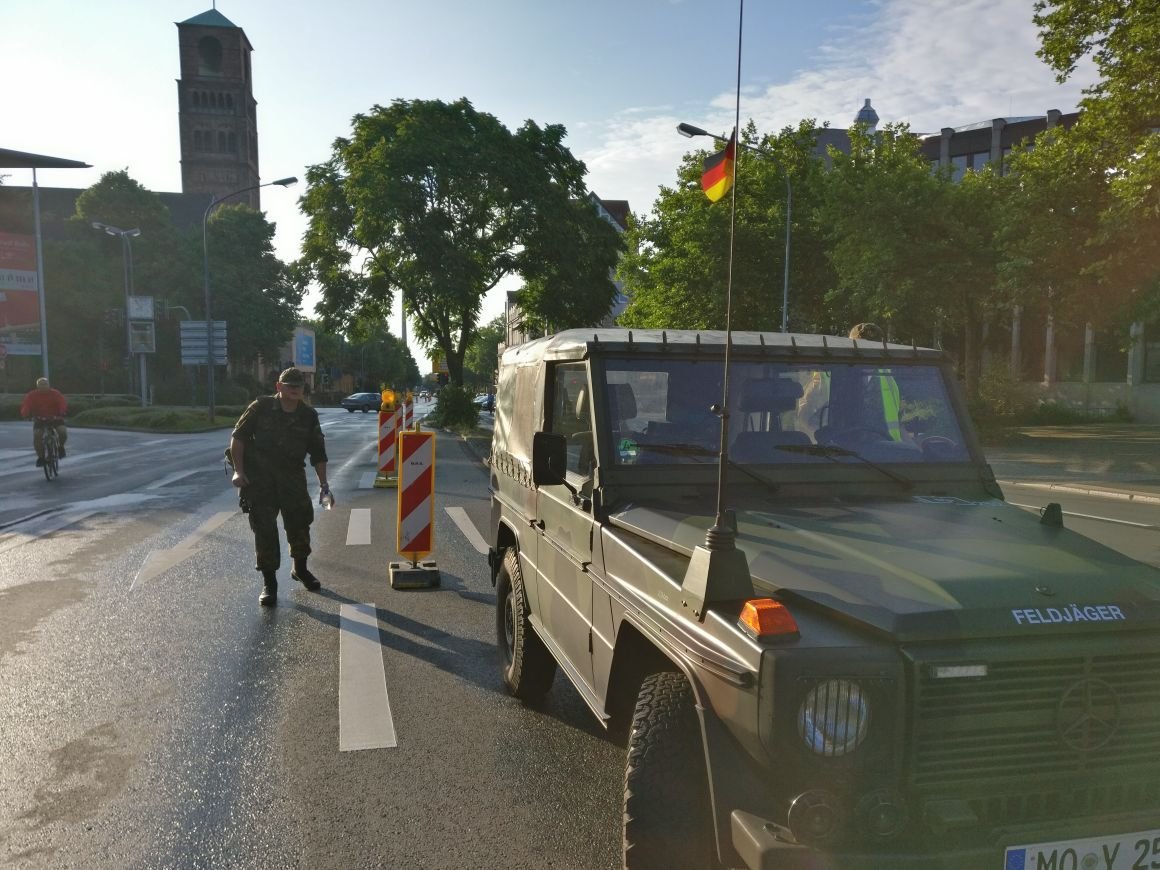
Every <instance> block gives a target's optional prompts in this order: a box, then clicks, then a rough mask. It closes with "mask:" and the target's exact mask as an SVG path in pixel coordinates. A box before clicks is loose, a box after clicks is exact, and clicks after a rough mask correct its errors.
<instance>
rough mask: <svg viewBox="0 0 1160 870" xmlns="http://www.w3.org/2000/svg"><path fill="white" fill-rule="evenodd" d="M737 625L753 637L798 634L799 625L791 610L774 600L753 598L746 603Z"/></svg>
mask: <svg viewBox="0 0 1160 870" xmlns="http://www.w3.org/2000/svg"><path fill="white" fill-rule="evenodd" d="M737 624H738V625H740V626H741V627H742V628H743V629H745V630H746V631H747V632H748V633H749V634H750V635H752V636H753V637H773V636H775V635H786V634H798V626H797V623H796V622H794V618H793V614H791V613H790V612H789V608H787V607H786V606H785V605H784V604H782V603H781V602H780V601H774V600H773V599H772V598H751V599H749V600H748V601H746V602H745V606H744V607H742V608H741V616H740V618H738V620H737Z"/></svg>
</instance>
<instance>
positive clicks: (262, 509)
mask: <svg viewBox="0 0 1160 870" xmlns="http://www.w3.org/2000/svg"><path fill="white" fill-rule="evenodd" d="M241 497H242V500H243V502H246V503H248V508H249V510H248V513H249V515H250V529H251V531H253V533H254V555H255V565H254V567H255V568H257V569H258V570H259V571H277V570H278V567H279V565H281V564H282V555H281V552H280V548H279V546H278V514H281V515H282V526H283V527H284V528H285V529H286V541H287V543H289V545H290V557H291V558H292V559H305V558H306V557H307V556H309V555H310V524H311V523H312V522H314V505H313V503H312V502H311V500H310V495H309V493H308V491H307V489H306V473H305V470H304V469H302V468H298V469H293V470H291V471H287V472H284V473H282V474H279V475H278V476H276V477H273V478H269V479H262V480H259V481H255V482H253V483H251V484H250V485H249V486H247V487H244V488H243V489H242V493H241Z"/></svg>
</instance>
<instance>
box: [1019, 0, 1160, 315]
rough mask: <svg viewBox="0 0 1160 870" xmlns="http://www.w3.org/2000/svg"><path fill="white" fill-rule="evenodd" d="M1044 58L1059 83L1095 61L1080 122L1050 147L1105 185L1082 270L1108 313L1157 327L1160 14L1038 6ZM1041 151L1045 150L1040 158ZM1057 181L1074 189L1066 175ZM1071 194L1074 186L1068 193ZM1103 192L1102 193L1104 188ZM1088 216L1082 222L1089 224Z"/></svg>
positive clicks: (1124, 2) (1061, 2)
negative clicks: (1090, 256)
mask: <svg viewBox="0 0 1160 870" xmlns="http://www.w3.org/2000/svg"><path fill="white" fill-rule="evenodd" d="M1034 20H1035V23H1036V25H1037V26H1038V27H1039V36H1040V41H1041V48H1040V50H1039V52H1038V54H1039V56H1040V57H1041V58H1043V60H1044V61H1046V62H1047V64H1048V65H1049V66H1050V67H1051V68H1052V69H1053V70H1055V73H1056V78H1057V80H1059V81H1060V82H1063V81H1066V80H1067V79H1068V78H1070V77H1071V76H1072V75H1073V74H1074V72H1075V70H1076V68H1077V66H1078V64H1079V62H1080V61H1081V60H1083V59H1085V58H1088V59H1090V60H1091V61H1092V62H1093V63H1094V65H1095V68H1096V71H1097V81H1096V83H1095V84H1094V85H1092V86H1090V87H1088V88H1086V89H1085V90H1084V98H1083V100H1082V101H1081V106H1082V109H1083V115H1082V117H1081V118H1080V120H1079V122H1078V123H1077V124H1076V125H1075V126H1074V127H1073V128H1072V129H1071V130H1068V131H1066V132H1061V133H1060V134H1059V135H1058V137H1057V141H1056V142H1055V143H1053V148H1054V149H1057V150H1059V151H1060V152H1061V154H1062V156H1060V157H1059V158H1058V161H1059V163H1061V164H1062V165H1063V166H1064V167H1066V168H1067V169H1068V170H1070V171H1072V172H1080V173H1085V174H1090V175H1095V176H1097V179H1096V180H1097V181H1099V182H1102V181H1104V180H1105V179H1106V182H1107V198H1106V199H1104V200H1103V201H1100V202H1098V203H1097V204H1096V205H1097V207H1098V208H1099V221H1098V228H1097V229H1096V230H1094V231H1093V233H1092V237H1091V238H1090V239H1089V241H1088V253H1097V252H1098V254H1099V256H1098V258H1097V259H1095V260H1094V261H1093V262H1092V263H1091V265H1090V267H1089V268H1087V269H1086V270H1085V273H1086V275H1087V276H1088V278H1089V280H1092V279H1094V280H1096V281H1098V283H1099V285H1100V293H1099V298H1100V299H1101V301H1102V303H1103V307H1104V309H1105V310H1106V309H1107V308H1116V309H1118V310H1120V311H1121V312H1124V313H1126V314H1127V316H1129V317H1139V316H1147V315H1150V316H1151V317H1157V318H1160V280H1158V278H1160V136H1157V135H1156V132H1155V131H1156V129H1157V124H1158V123H1160V15H1158V14H1157V10H1156V5H1155V4H1154V3H1141V2H1132V0H1039V2H1036V4H1035V17H1034ZM1038 150H1039V145H1038V143H1037V144H1036V151H1038ZM1054 178H1055V180H1057V181H1061V182H1064V183H1068V182H1071V181H1074V180H1075V179H1073V178H1072V179H1069V178H1068V177H1067V176H1066V175H1063V174H1058V173H1057V174H1056V175H1055V176H1054ZM1069 186H1071V185H1069ZM1096 186H1097V187H1099V186H1101V185H1099V184H1097V185H1096ZM1087 217H1088V216H1087V215H1084V218H1085V219H1086V218H1087Z"/></svg>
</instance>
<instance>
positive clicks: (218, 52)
mask: <svg viewBox="0 0 1160 870" xmlns="http://www.w3.org/2000/svg"><path fill="white" fill-rule="evenodd" d="M197 61H198V63H197V71H198V74H199V75H203V76H205V75H210V76H220V75H221V74H222V44H221V43H220V42H218V40H217V39H216V38H215V37H213V36H203V37H202V38H201V39H200V40H198V43H197Z"/></svg>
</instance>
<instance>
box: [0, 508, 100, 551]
mask: <svg viewBox="0 0 1160 870" xmlns="http://www.w3.org/2000/svg"><path fill="white" fill-rule="evenodd" d="M95 513H97V511H83V512H81V513H65V514H56V515H54V516H51V517H44V518H43V520H40V521H38V520H37V519H32V520H29V521H28V524H29V525H30V526H32V528H31V529H30V530H29V531H13V530H12V529H6V530H5V534H7V535H11V536H12V537H10V538H9V539H8V540H6V541H4V542H2V543H0V553H6V552H8V551H9V550H12V549H14V548H16V547H19V546H20V545H21V544H29V543H32V542H33V541H36V540H39V539H40V538H43V537H45V536H46V535H51V534H52V533H53V532H59V531H60V530H61V529H63V528H65V527H67V526H71V525H73V524H74V523H79V522H80V521H81V520H85V519H88V518H89V517H91V516H92V515H93V514H95Z"/></svg>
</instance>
